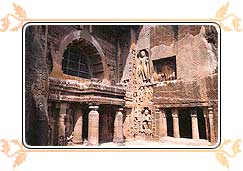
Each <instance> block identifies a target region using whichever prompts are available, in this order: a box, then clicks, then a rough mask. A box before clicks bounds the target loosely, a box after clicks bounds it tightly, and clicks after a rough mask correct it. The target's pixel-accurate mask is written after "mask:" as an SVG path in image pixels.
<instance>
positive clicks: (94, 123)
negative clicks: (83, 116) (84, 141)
mask: <svg viewBox="0 0 243 171" xmlns="http://www.w3.org/2000/svg"><path fill="white" fill-rule="evenodd" d="M89 109H90V112H89V123H88V127H89V128H88V144H89V145H99V113H98V111H97V110H98V109H99V106H89Z"/></svg>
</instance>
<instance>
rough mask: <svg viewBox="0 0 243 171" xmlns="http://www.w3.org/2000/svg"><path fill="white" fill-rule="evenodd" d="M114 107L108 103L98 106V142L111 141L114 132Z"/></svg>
mask: <svg viewBox="0 0 243 171" xmlns="http://www.w3.org/2000/svg"><path fill="white" fill-rule="evenodd" d="M114 112H115V111H114V109H113V108H112V107H111V106H108V105H101V106H100V108H99V114H100V116H99V142H100V143H107V142H112V141H113V134H114V119H115V113H114Z"/></svg>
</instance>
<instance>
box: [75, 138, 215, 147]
mask: <svg viewBox="0 0 243 171" xmlns="http://www.w3.org/2000/svg"><path fill="white" fill-rule="evenodd" d="M210 145H211V143H210V142H209V141H207V140H203V139H199V140H192V139H187V138H173V137H163V138H161V139H160V141H148V140H142V139H141V140H129V141H126V142H125V143H124V144H122V145H121V144H115V143H113V142H107V143H102V144H100V146H101V147H110V146H112V147H115V146H127V147H139V148H140V147H142V148H146V147H150V146H151V147H160V148H179V147H181V148H183V147H184V148H188V147H190V146H191V147H195V146H200V147H207V146H210ZM72 146H82V147H83V146H87V143H86V144H83V145H80V144H72Z"/></svg>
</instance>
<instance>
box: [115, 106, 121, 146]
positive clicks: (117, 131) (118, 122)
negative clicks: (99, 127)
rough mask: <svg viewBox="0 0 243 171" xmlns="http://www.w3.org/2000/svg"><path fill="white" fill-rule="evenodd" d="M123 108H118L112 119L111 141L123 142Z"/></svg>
mask: <svg viewBox="0 0 243 171" xmlns="http://www.w3.org/2000/svg"><path fill="white" fill-rule="evenodd" d="M122 111H123V109H122V108H120V109H118V111H117V112H116V117H115V121H114V138H113V142H114V143H123V142H124V139H123V114H122Z"/></svg>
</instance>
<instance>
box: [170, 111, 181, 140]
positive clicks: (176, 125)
mask: <svg viewBox="0 0 243 171" xmlns="http://www.w3.org/2000/svg"><path fill="white" fill-rule="evenodd" d="M178 114H179V112H178V110H177V109H172V117H173V135H174V137H175V138H180V129H179V119H178Z"/></svg>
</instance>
